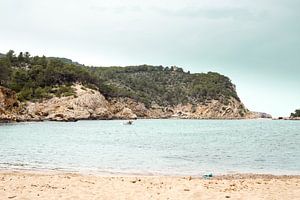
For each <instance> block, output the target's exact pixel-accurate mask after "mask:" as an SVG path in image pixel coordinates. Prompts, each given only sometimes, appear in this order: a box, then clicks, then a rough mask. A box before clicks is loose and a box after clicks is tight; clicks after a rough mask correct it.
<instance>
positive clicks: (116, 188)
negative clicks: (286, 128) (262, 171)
mask: <svg viewBox="0 0 300 200" xmlns="http://www.w3.org/2000/svg"><path fill="white" fill-rule="evenodd" d="M0 199H1V200H2V199H14V200H15V199H22V200H23V199H24V200H27V199H28V200H29V199H30V200H32V199H47V200H50V199H84V200H87V199H97V200H101V199H108V200H113V199H118V200H119V199H120V200H121V199H128V200H129V199H180V200H184V199H189V200H190V199H214V200H215V199H300V176H272V175H250V174H243V175H231V176H219V177H214V178H212V179H210V180H205V179H202V178H195V177H171V176H137V175H130V176H128V175H126V176H122V175H113V176H112V175H110V176H104V175H101V176H100V175H82V174H72V173H61V172H55V173H45V172H20V171H18V172H7V171H2V172H0Z"/></svg>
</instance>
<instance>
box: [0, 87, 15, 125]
mask: <svg viewBox="0 0 300 200" xmlns="http://www.w3.org/2000/svg"><path fill="white" fill-rule="evenodd" d="M18 108H19V103H18V101H17V98H16V93H15V92H14V91H12V90H10V89H7V88H5V87H2V86H0V121H14V120H16V115H15V113H16V112H17V109H18Z"/></svg>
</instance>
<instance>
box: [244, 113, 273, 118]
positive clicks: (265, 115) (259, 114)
mask: <svg viewBox="0 0 300 200" xmlns="http://www.w3.org/2000/svg"><path fill="white" fill-rule="evenodd" d="M248 118H252V119H256V118H262V119H272V115H270V114H268V113H264V112H250V113H249V114H248Z"/></svg>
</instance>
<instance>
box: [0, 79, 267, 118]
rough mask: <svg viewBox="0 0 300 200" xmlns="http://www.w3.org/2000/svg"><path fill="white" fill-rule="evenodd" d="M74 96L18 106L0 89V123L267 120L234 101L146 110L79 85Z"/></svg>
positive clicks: (13, 97)
mask: <svg viewBox="0 0 300 200" xmlns="http://www.w3.org/2000/svg"><path fill="white" fill-rule="evenodd" d="M72 88H73V89H74V91H75V95H72V96H67V97H53V98H50V99H45V100H40V101H27V102H19V101H18V100H17V98H16V93H15V92H14V91H12V90H10V89H8V88H5V87H2V86H1V87H0V120H1V121H2V122H9V121H44V120H50V121H77V120H96V119H101V120H109V119H137V118H146V119H148V118H149V119H150V118H151V119H157V118H180V119H250V118H269V117H270V116H269V115H267V114H264V113H257V112H250V111H249V110H247V109H246V108H245V106H244V105H243V104H242V103H240V102H238V101H237V100H235V99H233V98H232V99H230V101H229V102H228V104H227V105H224V104H223V103H221V102H220V101H217V100H212V101H210V102H207V103H203V104H198V105H192V104H190V103H188V104H178V105H176V106H159V105H157V104H153V105H151V106H150V107H146V106H145V104H144V103H141V102H138V101H136V100H134V99H131V98H124V97H119V98H105V97H104V96H103V95H102V94H101V93H100V92H99V91H97V90H93V89H89V88H86V87H84V86H83V85H81V84H75V85H73V86H72Z"/></svg>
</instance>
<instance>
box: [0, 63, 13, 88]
mask: <svg viewBox="0 0 300 200" xmlns="http://www.w3.org/2000/svg"><path fill="white" fill-rule="evenodd" d="M10 71H11V70H10V65H9V62H8V60H7V59H1V60H0V85H6V84H7V81H8V80H9V78H10Z"/></svg>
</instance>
